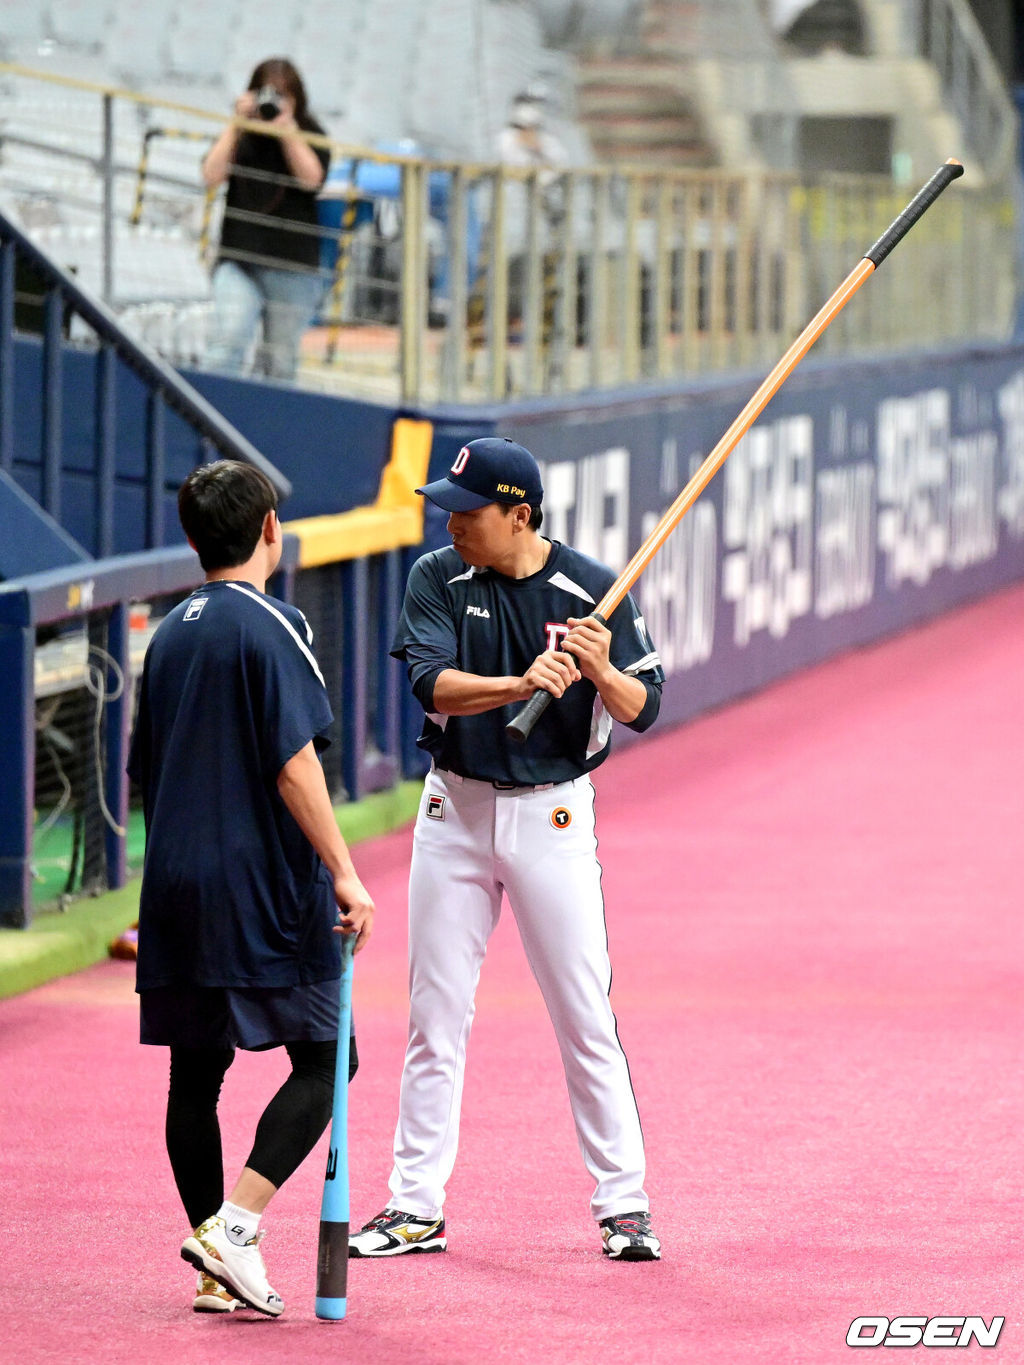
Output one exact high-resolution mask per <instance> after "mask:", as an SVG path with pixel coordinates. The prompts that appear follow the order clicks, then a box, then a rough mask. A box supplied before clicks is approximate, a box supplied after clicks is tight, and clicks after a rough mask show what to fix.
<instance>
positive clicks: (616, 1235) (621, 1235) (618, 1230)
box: [598, 1212, 661, 1261]
mask: <svg viewBox="0 0 1024 1365" xmlns="http://www.w3.org/2000/svg"><path fill="white" fill-rule="evenodd" d="M598 1227H599V1228H600V1229H601V1239H602V1241H603V1242H604V1247H603V1248H602V1250H603V1251H604V1254H605V1255H606V1256H610V1257H611V1258H612V1260H613V1261H660V1260H661V1243H660V1242H659V1241H658V1239H657V1237H655V1235H654V1233H653V1232H652V1231H651V1215H650V1214H649V1213H642V1212H638V1213H619V1214H616V1215H615V1217H614V1218H602V1219H601V1221H600V1223H599V1224H598Z"/></svg>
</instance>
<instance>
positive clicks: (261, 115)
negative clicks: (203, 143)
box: [202, 58, 330, 379]
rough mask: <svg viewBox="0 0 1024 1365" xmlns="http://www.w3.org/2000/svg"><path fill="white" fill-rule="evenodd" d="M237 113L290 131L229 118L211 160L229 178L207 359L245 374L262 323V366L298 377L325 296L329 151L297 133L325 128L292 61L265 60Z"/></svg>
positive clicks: (216, 172) (210, 178)
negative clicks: (322, 214) (322, 231)
mask: <svg viewBox="0 0 1024 1365" xmlns="http://www.w3.org/2000/svg"><path fill="white" fill-rule="evenodd" d="M235 115H236V117H238V118H246V119H254V120H262V121H263V122H265V123H266V125H267V128H268V129H270V128H273V129H279V130H280V131H281V132H282V133H284V134H285V136H283V137H275V136H264V135H262V134H260V133H257V132H250V131H248V130H246V131H242V130H241V129H240V128H239V127H238V126H237V124H234V123H230V124H228V126H227V127H226V128H225V129H224V131H223V133H221V135H220V137H219V138H218V139H217V141H216V142H215V143H214V144H213V146H212V147H211V148H210V151H209V152H208V153H207V156H206V158H205V160H204V161H203V167H202V173H203V180H204V182H205V183H206V185H207V187H208V188H212V187H214V186H216V185H220V184H223V182H224V181H225V180H226V181H227V185H228V189H227V201H226V203H225V207H224V222H223V225H222V228H221V236H220V247H219V249H218V252H217V261H216V264H215V266H214V270H213V280H212V289H213V305H214V307H213V321H212V330H211V335H210V341H209V346H208V348H207V354H206V363H207V365H208V366H209V367H210V368H211V369H217V370H221V371H223V372H225V373H228V374H240V373H241V371H242V366H243V363H244V360H245V356H246V353H247V351H248V349H249V346H250V345H251V343H252V340H253V337H254V336H255V335H256V332H257V329H258V327H259V325H260V322H261V321H262V324H263V344H262V347H261V348H260V349H259V351H258V353H257V357H256V369H257V370H258V371H261V372H263V373H265V374H268V375H271V376H272V377H274V378H276V379H292V378H294V375H295V372H296V369H297V368H298V360H299V343H300V341H301V339H302V333H303V331H304V330H305V328H306V326H307V325H308V323H309V321H310V319H311V317H312V315H313V311H314V309H315V307H316V304H317V301H318V299H319V295H320V289H321V280H320V275H319V263H320V237H319V234H318V232H317V209H316V196H317V191H318V190H319V189H320V186H321V185H322V184H323V182H324V177H325V176H326V174H327V167H328V163H329V161H330V154H329V152H328V150H327V148H326V147H313V146H310V144H309V143H308V142H306V141H305V140H304V139H303V138H301V137H296V136H292V134H295V133H298V132H307V133H321V134H322V133H323V132H324V130H323V128H322V127H321V126H320V124H319V123H318V122H317V121H316V119H315V118H313V116H312V115H311V114H310V112H309V109H308V106H307V98H306V89H305V86H304V85H303V83H302V77H301V76H300V75H299V73H298V71H296V69H295V67H294V66H293V65H292V63H291V62H289V61H286V60H285V59H283V58H272V59H270V60H268V61H264V62H260V64H259V66H257V67H256V69H255V71H254V72H253V73H252V76H251V77H250V80H249V87H248V89H247V90H246V91H245V93H244V94H242V95H240V96H239V97H238V99H237V100H236V101H235Z"/></svg>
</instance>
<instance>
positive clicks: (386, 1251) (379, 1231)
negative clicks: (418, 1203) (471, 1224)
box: [348, 1209, 448, 1256]
mask: <svg viewBox="0 0 1024 1365" xmlns="http://www.w3.org/2000/svg"><path fill="white" fill-rule="evenodd" d="M447 1246H448V1240H447V1238H446V1237H445V1235H444V1219H443V1218H417V1217H416V1215H415V1214H414V1213H402V1211H401V1210H400V1209H385V1210H384V1212H383V1213H378V1214H377V1217H376V1218H371V1219H370V1221H369V1222H368V1223H366V1224H365V1225H364V1226H363V1228H362V1230H361V1231H360V1232H357V1233H356V1234H355V1236H354V1237H351V1238H350V1239H349V1244H348V1254H349V1255H350V1256H401V1254H402V1253H403V1252H405V1251H444V1250H445V1249H446V1247H447Z"/></svg>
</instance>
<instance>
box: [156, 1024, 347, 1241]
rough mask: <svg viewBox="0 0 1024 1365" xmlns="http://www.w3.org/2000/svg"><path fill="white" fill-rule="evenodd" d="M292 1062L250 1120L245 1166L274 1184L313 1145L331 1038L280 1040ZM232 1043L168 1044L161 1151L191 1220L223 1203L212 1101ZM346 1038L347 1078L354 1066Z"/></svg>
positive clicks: (328, 1077)
mask: <svg viewBox="0 0 1024 1365" xmlns="http://www.w3.org/2000/svg"><path fill="white" fill-rule="evenodd" d="M285 1047H286V1048H287V1051H288V1056H289V1058H290V1059H291V1063H292V1069H291V1073H290V1074H289V1076H288V1078H287V1080H286V1081H285V1082H284V1084H283V1085H282V1086H281V1088H280V1090H279V1091H278V1092H277V1094H276V1095H275V1096H274V1098H273V1099H272V1100H271V1101H270V1103H269V1104H268V1105H267V1107H266V1109H265V1110H264V1111H263V1115H262V1117H261V1118H260V1121H259V1123H258V1125H257V1127H256V1138H255V1141H254V1142H253V1146H252V1151H251V1152H250V1153H249V1157H248V1160H247V1161H246V1163H245V1164H246V1165H247V1166H248V1167H249V1168H250V1169H251V1170H253V1171H256V1173H257V1174H258V1175H262V1176H263V1177H264V1179H266V1180H269V1181H270V1183H271V1184H272V1185H275V1186H281V1185H283V1184H284V1182H285V1181H286V1180H287V1179H288V1177H289V1176H290V1175H291V1174H292V1172H293V1171H295V1170H296V1169H297V1168H298V1166H299V1165H300V1164H301V1163H302V1162H303V1161H304V1160H305V1158H306V1157H307V1156H308V1155H309V1153H310V1152H311V1151H312V1149H313V1148H314V1147H315V1146H316V1143H317V1141H318V1140H319V1138H320V1135H321V1134H322V1133H323V1131H324V1129H325V1128H326V1127H327V1124H328V1123H329V1121H330V1117H331V1105H332V1102H333V1099H334V1064H335V1056H336V1051H337V1045H336V1044H335V1043H334V1042H333V1041H332V1042H327V1043H286V1044H285ZM234 1056H235V1054H234V1050H233V1049H232V1048H187V1047H177V1046H172V1048H171V1081H170V1088H169V1090H168V1093H167V1126H166V1137H167V1155H168V1156H169V1157H170V1161H171V1170H172V1171H173V1173H174V1181H175V1184H176V1185H177V1187H178V1193H179V1194H180V1195H181V1202H182V1203H183V1204H184V1205H185V1214H186V1217H187V1218H188V1221H189V1225H190V1226H191V1227H198V1226H199V1224H200V1223H201V1222H203V1220H204V1219H206V1218H209V1216H210V1214H211V1213H216V1211H217V1209H219V1208H220V1206H221V1204H222V1203H223V1202H224V1159H223V1154H222V1151H221V1141H220V1123H219V1122H218V1119H217V1101H218V1099H219V1098H220V1088H221V1085H222V1084H223V1081H224V1077H225V1075H226V1074H227V1070H228V1067H229V1066H230V1065H231V1063H232V1061H233V1060H234ZM358 1064H359V1063H358V1058H357V1055H356V1050H355V1039H354V1038H353V1039H352V1040H351V1053H350V1058H349V1072H348V1075H349V1080H351V1079H352V1077H353V1076H354V1075H355V1071H356V1067H357V1066H358Z"/></svg>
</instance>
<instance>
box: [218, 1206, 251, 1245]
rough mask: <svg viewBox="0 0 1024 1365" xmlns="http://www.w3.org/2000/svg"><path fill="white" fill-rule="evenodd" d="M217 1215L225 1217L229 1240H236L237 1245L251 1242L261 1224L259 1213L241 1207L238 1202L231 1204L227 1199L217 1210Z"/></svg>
mask: <svg viewBox="0 0 1024 1365" xmlns="http://www.w3.org/2000/svg"><path fill="white" fill-rule="evenodd" d="M217 1217H218V1218H223V1219H224V1225H225V1227H226V1228H227V1234H228V1241H229V1242H234V1244H235V1246H236V1247H244V1246H245V1244H246V1243H247V1242H251V1241H252V1239H253V1238H254V1237H255V1236H256V1229H257V1228H258V1227H259V1225H260V1215H259V1214H258V1213H253V1212H252V1211H251V1209H240V1208H239V1207H238V1205H237V1204H231V1203H229V1202H228V1200H226V1199H225V1200H224V1203H223V1204H221V1206H220V1208H219V1209H218V1210H217Z"/></svg>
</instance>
